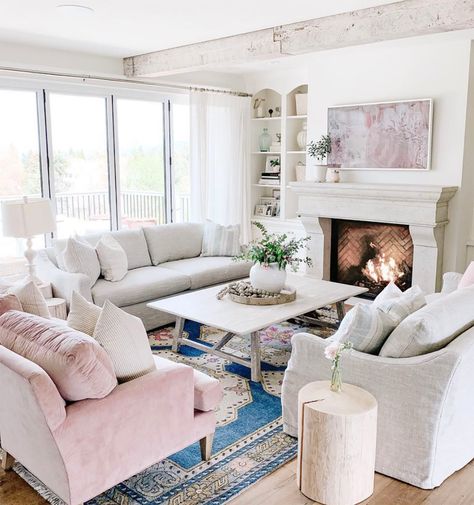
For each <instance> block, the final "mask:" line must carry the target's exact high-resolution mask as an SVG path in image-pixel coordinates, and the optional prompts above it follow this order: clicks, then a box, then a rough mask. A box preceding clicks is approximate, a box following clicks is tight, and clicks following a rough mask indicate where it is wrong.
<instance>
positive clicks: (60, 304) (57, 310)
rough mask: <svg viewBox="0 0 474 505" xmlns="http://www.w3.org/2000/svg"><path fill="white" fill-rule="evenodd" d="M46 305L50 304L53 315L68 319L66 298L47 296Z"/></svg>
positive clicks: (50, 311)
mask: <svg viewBox="0 0 474 505" xmlns="http://www.w3.org/2000/svg"><path fill="white" fill-rule="evenodd" d="M46 305H47V306H48V309H49V313H50V314H51V317H56V318H57V319H67V309H66V300H63V299H62V298H47V299H46Z"/></svg>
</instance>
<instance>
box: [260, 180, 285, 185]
mask: <svg viewBox="0 0 474 505" xmlns="http://www.w3.org/2000/svg"><path fill="white" fill-rule="evenodd" d="M258 183H259V184H270V185H272V186H279V185H280V179H260V180H259V181H258Z"/></svg>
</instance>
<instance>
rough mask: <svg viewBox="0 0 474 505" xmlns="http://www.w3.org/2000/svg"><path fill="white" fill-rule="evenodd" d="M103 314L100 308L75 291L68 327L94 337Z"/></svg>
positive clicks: (68, 317)
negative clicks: (98, 321)
mask: <svg viewBox="0 0 474 505" xmlns="http://www.w3.org/2000/svg"><path fill="white" fill-rule="evenodd" d="M101 312H102V309H101V308H100V307H98V306H97V305H94V304H93V303H92V302H89V301H87V300H86V299H85V298H84V297H83V296H81V295H80V294H79V293H78V292H77V291H73V292H72V298H71V306H70V307H69V314H68V316H67V325H68V326H69V327H70V328H74V329H75V330H77V331H82V333H86V334H87V335H90V336H91V337H92V335H93V334H94V330H95V326H96V324H97V320H98V319H99V316H100V313H101Z"/></svg>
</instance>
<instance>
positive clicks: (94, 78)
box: [0, 66, 252, 97]
mask: <svg viewBox="0 0 474 505" xmlns="http://www.w3.org/2000/svg"><path fill="white" fill-rule="evenodd" d="M0 71H5V72H16V73H20V74H33V75H45V76H50V77H66V78H69V79H82V80H83V81H86V80H87V79H89V80H91V81H106V82H116V83H123V84H141V85H145V86H152V87H156V88H175V89H182V90H186V91H203V92H209V93H225V94H228V95H234V96H241V97H250V96H252V95H249V94H248V93H244V92H243V91H227V90H223V89H216V88H201V87H194V86H184V85H181V84H167V83H159V82H148V81H141V80H138V79H125V78H120V77H101V76H95V75H90V74H73V73H61V72H51V71H46V70H28V69H24V68H16V67H5V66H0Z"/></svg>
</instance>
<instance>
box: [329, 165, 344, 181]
mask: <svg viewBox="0 0 474 505" xmlns="http://www.w3.org/2000/svg"><path fill="white" fill-rule="evenodd" d="M340 180H341V175H340V173H339V168H335V167H328V172H327V175H326V182H334V183H336V182H339V181H340Z"/></svg>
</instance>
